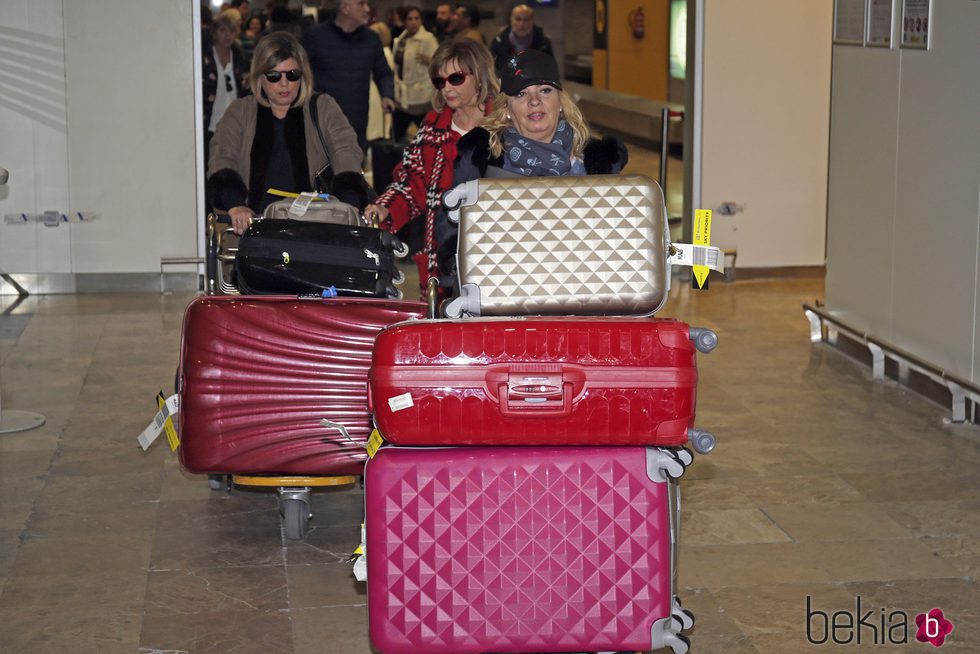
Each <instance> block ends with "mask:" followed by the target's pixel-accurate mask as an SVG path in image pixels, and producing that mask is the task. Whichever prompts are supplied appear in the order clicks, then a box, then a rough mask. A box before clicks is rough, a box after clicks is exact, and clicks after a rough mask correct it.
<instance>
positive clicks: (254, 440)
mask: <svg viewBox="0 0 980 654" xmlns="http://www.w3.org/2000/svg"><path fill="white" fill-rule="evenodd" d="M424 312H425V306H424V305H422V304H420V303H418V302H397V301H389V300H373V299H356V298H334V299H329V300H321V299H297V298H296V297H295V296H293V297H274V296H265V297H236V296H223V297H202V298H198V299H196V300H194V301H193V302H191V304H190V305H189V306H188V307H187V310H186V311H185V313H184V325H183V331H182V334H181V355H180V370H179V374H178V383H179V390H180V414H179V416H180V417H179V420H180V426H179V431H180V439H181V444H180V447H179V448H178V450H177V452H178V455H179V457H180V462H181V465H182V466H183V467H184V468H185V469H186V470H188V471H189V472H197V473H216V474H263V473H264V474H284V475H290V474H299V475H312V474H357V475H359V474H361V473H362V472H363V468H364V461H365V459H366V458H367V456H366V454H365V451H364V442H365V441H366V439H367V437H368V435H369V433H370V430H371V417H370V415H369V414H368V411H367V372H368V367H369V365H370V362H371V351H372V349H373V348H374V339H375V336H376V335H377V333H378V332H379V331H380V330H381V329H382V328H384V327H386V326H388V325H390V324H392V323H395V322H399V321H402V320H407V319H408V318H412V317H416V318H417V317H420V316H421V315H423V313H424ZM323 418H326V419H328V420H332V421H334V422H336V423H338V424H341V425H343V426H344V427H345V428H346V429H347V431H348V433H349V435H350V437H351V439H352V440H348V439H347V438H344V437H343V436H342V435H341V433H340V431H339V430H336V429H330V428H327V427H324V426H321V425H320V420H321V419H323Z"/></svg>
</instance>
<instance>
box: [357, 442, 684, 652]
mask: <svg viewBox="0 0 980 654" xmlns="http://www.w3.org/2000/svg"><path fill="white" fill-rule="evenodd" d="M677 455H678V453H675V452H671V451H668V450H662V449H660V448H644V447H446V448H403V447H382V448H381V449H380V450H379V451H378V453H377V454H376V455H375V457H374V458H373V459H371V460H370V461H369V462H368V464H367V466H366V468H365V486H364V488H365V491H364V492H365V506H366V516H367V518H366V524H365V529H366V547H365V559H366V561H367V591H368V592H367V597H368V621H369V631H370V636H371V642H372V644H373V645H374V646H375V647H376V648H377V650H378V651H380V652H382V653H383V654H418V653H420V652H425V653H426V654H440V653H452V654H466V653H476V652H582V651H590V652H596V651H600V652H603V651H629V652H635V651H638V650H643V651H646V650H651V649H659V648H661V647H671V648H673V650H674V652H675V654H682V653H683V652H686V651H687V649H688V645H689V643H688V640H687V638H686V637H685V636H684V635H682V634H680V633H678V632H679V631H681V630H682V629H688V628H690V627H691V626H693V624H694V616H693V615H691V613H690V612H689V611H687V610H685V609H682V608H681V606H680V603H679V602H678V601H677V599H676V596H675V595H674V560H675V558H676V557H675V553H674V552H675V549H674V545H675V542H676V533H677V524H678V522H677V509H678V508H679V496H678V495H677V493H676V484H674V483H673V481H672V479H673V478H676V477H678V476H680V474H682V473H683V471H684V463H681V462H680V460H679V459H678V456H677ZM685 463H690V458H687V459H686V461H685Z"/></svg>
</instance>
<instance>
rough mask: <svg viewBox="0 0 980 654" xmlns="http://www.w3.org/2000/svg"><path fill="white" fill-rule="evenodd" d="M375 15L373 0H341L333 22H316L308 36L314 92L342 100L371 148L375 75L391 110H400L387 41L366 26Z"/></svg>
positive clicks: (362, 140) (306, 43)
mask: <svg viewBox="0 0 980 654" xmlns="http://www.w3.org/2000/svg"><path fill="white" fill-rule="evenodd" d="M370 16H371V7H370V5H369V4H368V0H339V3H338V4H337V13H336V16H335V17H334V19H333V20H332V21H326V22H323V23H320V24H318V25H314V26H313V27H311V28H310V29H308V30H307V31H306V33H305V34H304V35H303V47H305V48H306V52H307V54H309V56H310V68H312V69H313V88H314V90H316V91H317V92H319V93H327V94H329V95H331V96H332V97H333V99H334V100H336V101H337V104H339V105H340V108H341V110H342V111H343V112H344V115H345V116H346V117H347V120H348V122H350V125H351V127H353V128H354V133H355V134H357V142H358V144H359V145H360V146H361V149H362V150H364V151H365V152H366V151H367V123H368V104H369V103H368V98H369V91H370V88H371V76H372V74H373V75H374V82H375V83H376V84H377V85H378V90H379V91H380V92H381V105H382V107H383V108H384V111H385V113H390V112H391V111H392V110H393V109H394V108H395V83H394V76H393V73H392V72H391V67H390V66H389V65H388V60H387V59H386V58H385V54H384V49H383V47H382V45H381V39H380V38H379V37H378V35H377V34H376V33H375V32H373V31H372V30H369V29H368V28H367V27H366V25H367V24H368V20H369V18H370Z"/></svg>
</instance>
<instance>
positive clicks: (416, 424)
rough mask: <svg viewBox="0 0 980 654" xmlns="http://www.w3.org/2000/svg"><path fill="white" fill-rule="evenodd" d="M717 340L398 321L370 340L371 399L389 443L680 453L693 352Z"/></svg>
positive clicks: (656, 332) (637, 327)
mask: <svg viewBox="0 0 980 654" xmlns="http://www.w3.org/2000/svg"><path fill="white" fill-rule="evenodd" d="M716 342H717V338H716V337H715V335H714V333H713V332H711V331H709V330H705V329H692V328H691V327H690V326H688V325H687V324H686V323H683V322H680V321H677V320H663V319H657V318H599V319H596V318H572V317H564V318H530V317H529V318H516V319H513V318H482V319H469V320H425V321H415V322H409V323H402V324H399V325H393V326H391V327H389V328H387V329H385V330H384V331H383V332H382V333H381V334H380V335H379V336H378V340H377V344H376V348H375V351H374V358H373V362H372V365H371V371H370V373H369V384H370V394H369V399H368V402H369V407H370V410H371V412H372V413H373V414H374V419H375V422H376V424H377V425H378V429H379V431H380V432H381V434H382V435H383V436H384V437H385V438H386V439H387V440H388V441H389V442H392V443H395V444H398V445H657V446H665V447H673V446H680V445H683V444H684V443H685V442H687V440H688V436H689V432H690V430H692V429H693V428H694V417H695V394H696V387H697V378H698V373H697V362H696V357H695V354H696V351H695V350H696V349H701V350H702V351H710V350H711V349H712V348H713V347H714V345H715V343H716ZM708 437H710V434H709V435H708ZM704 438H706V437H705V436H704V435H703V433H701V432H698V433H697V440H696V441H695V443H694V445H695V448H696V449H698V450H699V451H700V450H702V449H703V448H702V446H701V443H700V442H698V441H699V440H703V439H704ZM707 449H709V450H710V447H708V448H707Z"/></svg>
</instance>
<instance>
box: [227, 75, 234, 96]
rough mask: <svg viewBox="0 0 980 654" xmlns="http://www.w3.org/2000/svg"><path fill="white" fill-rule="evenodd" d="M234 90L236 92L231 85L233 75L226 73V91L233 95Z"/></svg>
mask: <svg viewBox="0 0 980 654" xmlns="http://www.w3.org/2000/svg"><path fill="white" fill-rule="evenodd" d="M234 90H235V87H234V86H232V84H231V75H229V74H228V73H225V91H227V92H228V93H231V92H232V91H234Z"/></svg>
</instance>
